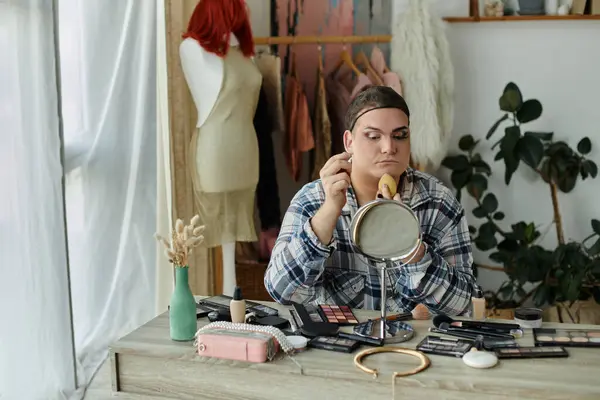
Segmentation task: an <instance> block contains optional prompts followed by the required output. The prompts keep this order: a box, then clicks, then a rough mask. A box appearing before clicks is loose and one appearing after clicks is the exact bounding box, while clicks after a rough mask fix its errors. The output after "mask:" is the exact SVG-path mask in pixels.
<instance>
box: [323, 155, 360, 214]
mask: <svg viewBox="0 0 600 400" xmlns="http://www.w3.org/2000/svg"><path fill="white" fill-rule="evenodd" d="M349 159H350V154H349V153H341V154H336V155H335V156H333V157H331V158H330V159H329V160H327V162H326V163H325V165H324V166H323V168H321V171H320V172H319V176H320V177H321V182H322V184H323V189H324V190H325V203H324V204H323V206H324V207H325V208H327V209H329V210H331V211H332V212H335V213H337V214H338V215H339V214H341V212H342V208H343V207H344V205H345V204H346V191H347V190H348V187H350V172H351V171H352V164H351V163H350V162H349V161H348V160H349Z"/></svg>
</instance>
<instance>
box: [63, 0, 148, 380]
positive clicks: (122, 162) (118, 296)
mask: <svg viewBox="0 0 600 400" xmlns="http://www.w3.org/2000/svg"><path fill="white" fill-rule="evenodd" d="M59 12H60V13H59V14H60V19H59V24H60V25H59V26H60V32H61V34H60V50H61V53H60V54H61V65H62V66H63V68H62V77H63V110H64V120H65V154H66V168H67V170H68V172H67V194H66V200H67V201H66V203H67V221H68V237H69V249H70V264H71V290H72V299H73V320H74V328H75V349H76V353H77V364H78V376H79V380H80V382H79V383H80V387H81V386H83V385H85V384H86V383H88V382H89V380H90V379H91V377H92V375H93V374H94V373H95V372H96V370H97V368H98V367H99V365H100V364H101V363H102V362H103V361H104V359H105V358H106V355H107V347H108V345H109V344H110V343H111V342H112V341H114V340H116V339H118V338H119V337H120V336H122V335H124V334H126V333H129V332H130V331H132V330H134V329H136V328H137V327H139V326H140V325H141V324H143V323H145V322H146V321H147V320H149V319H151V318H152V317H154V315H155V313H154V310H155V302H156V299H155V285H156V272H155V268H156V244H157V243H156V240H155V239H154V238H153V234H154V233H155V232H156V207H157V184H156V181H157V171H156V169H157V161H156V159H157V156H156V155H157V146H156V145H157V139H156V128H157V123H156V102H157V97H156V5H155V3H153V2H152V1H147V0H102V1H81V0H60V9H59Z"/></svg>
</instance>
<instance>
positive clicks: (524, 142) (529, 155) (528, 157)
mask: <svg viewBox="0 0 600 400" xmlns="http://www.w3.org/2000/svg"><path fill="white" fill-rule="evenodd" d="M516 151H517V154H518V155H519V158H520V159H521V160H522V161H523V162H524V163H525V164H527V165H529V166H530V167H531V168H533V169H537V167H538V165H539V164H540V161H542V157H544V145H543V144H542V141H541V140H540V139H538V138H536V137H534V136H523V137H522V138H520V139H519V141H518V142H517V145H516Z"/></svg>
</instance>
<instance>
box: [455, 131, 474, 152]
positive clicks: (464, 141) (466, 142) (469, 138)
mask: <svg viewBox="0 0 600 400" xmlns="http://www.w3.org/2000/svg"><path fill="white" fill-rule="evenodd" d="M476 144H477V142H476V141H475V139H474V138H473V135H465V136H463V137H461V138H460V140H459V141H458V148H459V149H461V150H462V151H471V150H472V149H473V148H474V147H475V145H476Z"/></svg>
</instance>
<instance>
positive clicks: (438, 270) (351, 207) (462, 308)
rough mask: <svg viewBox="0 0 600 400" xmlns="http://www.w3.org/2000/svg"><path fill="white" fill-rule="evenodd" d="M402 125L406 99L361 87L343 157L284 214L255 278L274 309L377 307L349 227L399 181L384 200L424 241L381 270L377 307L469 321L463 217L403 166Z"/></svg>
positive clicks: (471, 288)
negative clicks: (412, 220)
mask: <svg viewBox="0 0 600 400" xmlns="http://www.w3.org/2000/svg"><path fill="white" fill-rule="evenodd" d="M409 120H410V112H409V109H408V106H407V104H406V102H405V100H404V99H403V98H402V96H400V95H399V94H398V93H397V92H396V91H394V90H393V89H392V88H390V87H386V86H372V87H369V88H367V89H365V90H364V91H363V92H361V93H359V94H358V95H357V96H356V97H355V98H354V99H353V100H352V102H351V103H350V105H349V107H348V110H347V113H346V118H345V124H346V127H347V130H346V131H345V132H344V146H345V149H346V152H344V153H341V154H337V155H334V156H333V157H331V158H330V159H329V160H328V161H327V163H326V164H325V165H324V166H323V168H322V169H321V171H320V179H317V180H315V181H313V182H310V183H308V184H306V185H305V186H304V187H302V188H301V189H300V191H299V192H298V193H297V194H296V195H295V196H294V198H293V199H292V201H291V202H290V206H289V208H288V209H287V211H286V213H285V215H284V218H283V222H282V225H281V229H280V233H279V236H278V237H277V241H276V243H275V247H274V248H273V252H272V255H271V259H270V262H269V265H268V267H267V270H266V272H265V276H264V284H265V288H266V289H267V291H268V293H269V294H270V296H271V297H272V298H273V299H274V300H275V301H276V302H278V303H280V304H291V303H292V302H295V303H302V304H309V303H313V304H337V305H348V306H350V307H353V308H363V309H370V310H377V309H380V307H381V287H380V279H379V276H378V270H377V269H375V268H372V267H369V264H368V261H367V259H366V257H365V256H363V255H362V254H360V253H358V252H357V251H356V250H355V249H354V247H353V245H352V242H351V239H350V223H351V220H352V216H353V215H354V214H355V213H356V211H357V210H358V208H359V207H360V206H361V205H364V204H365V203H367V202H369V201H372V200H374V199H375V198H376V197H383V198H388V199H389V198H391V196H390V191H389V188H387V187H384V188H383V190H381V191H380V190H379V189H378V183H379V179H380V178H381V176H382V175H383V174H385V173H387V174H389V175H391V176H392V177H393V178H394V179H395V180H396V182H397V183H398V193H397V194H396V195H395V196H394V197H393V199H394V200H396V201H401V202H404V204H407V205H409V206H410V207H411V209H412V210H413V211H414V212H415V213H416V215H417V217H418V219H419V221H420V225H421V230H422V239H423V240H422V243H421V245H420V247H419V248H418V249H417V250H416V254H414V257H412V256H413V255H411V256H410V257H409V258H411V257H412V260H410V261H409V262H408V263H407V264H404V265H399V268H395V269H393V270H390V271H389V275H388V276H389V279H388V284H389V287H388V288H387V290H388V298H387V299H385V301H384V303H385V305H386V309H387V310H388V311H391V312H411V311H412V310H413V309H415V307H416V306H417V305H418V304H423V305H425V306H426V307H427V309H429V311H430V312H431V313H433V314H439V313H443V314H447V315H469V314H470V308H471V307H470V305H471V298H472V295H473V294H474V293H475V290H477V289H476V282H475V277H474V275H473V265H472V264H473V256H472V251H471V240H470V235H469V229H468V225H467V220H466V218H465V213H464V210H463V207H462V206H461V204H460V202H459V201H458V200H457V199H456V197H455V196H454V195H453V193H452V192H451V191H450V190H449V189H448V188H447V187H445V186H444V185H443V183H442V182H441V181H440V180H438V179H436V178H435V177H433V176H431V175H428V174H426V173H423V172H420V171H417V170H414V169H412V168H410V167H409V160H410V127H409ZM350 158H351V161H350ZM404 261H406V260H404ZM398 262H399V263H401V262H402V261H398Z"/></svg>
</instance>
